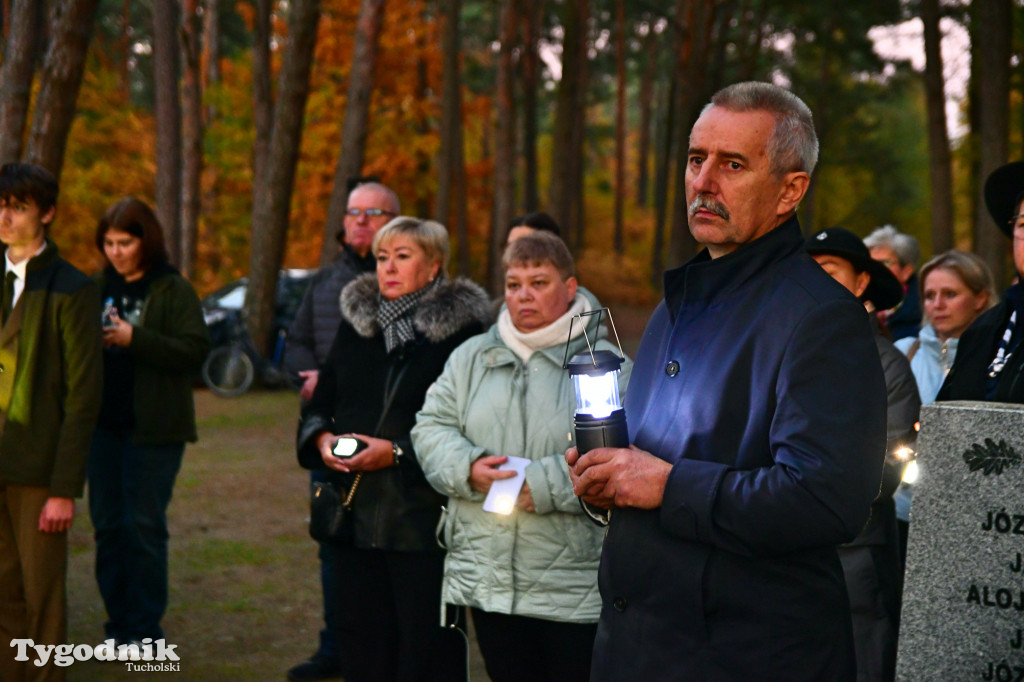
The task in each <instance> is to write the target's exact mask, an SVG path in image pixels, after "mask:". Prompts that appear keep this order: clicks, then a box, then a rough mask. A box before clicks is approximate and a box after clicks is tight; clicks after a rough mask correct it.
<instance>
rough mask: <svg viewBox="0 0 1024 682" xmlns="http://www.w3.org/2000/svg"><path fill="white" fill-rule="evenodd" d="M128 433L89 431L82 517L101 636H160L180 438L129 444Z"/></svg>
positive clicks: (101, 430)
mask: <svg viewBox="0 0 1024 682" xmlns="http://www.w3.org/2000/svg"><path fill="white" fill-rule="evenodd" d="M131 439H132V433H131V431H110V430H108V429H102V428H97V429H96V434H95V435H94V436H93V440H92V450H91V451H90V453H89V515H90V516H91V517H92V524H93V527H94V529H95V535H96V581H97V583H99V588H100V595H101V596H102V597H103V604H104V606H106V609H107V616H108V617H109V620H108V621H107V622H106V623H105V624H104V630H105V632H106V636H107V637H113V638H114V639H117V640H119V641H127V640H142V639H143V638H145V637H152V638H153V639H154V640H157V639H160V638H161V637H163V636H164V635H163V630H162V629H161V628H160V619H161V618H163V615H164V611H166V609H167V538H168V533H167V505H168V504H170V502H171V493H172V491H173V490H174V480H175V478H176V477H177V475H178V470H179V469H180V468H181V458H182V455H183V454H184V452H185V444H184V443H175V444H171V445H150V446H135V445H132V442H131Z"/></svg>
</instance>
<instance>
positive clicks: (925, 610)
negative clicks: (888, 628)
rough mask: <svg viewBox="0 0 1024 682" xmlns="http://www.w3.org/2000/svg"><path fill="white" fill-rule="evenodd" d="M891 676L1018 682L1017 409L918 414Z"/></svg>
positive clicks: (1020, 450)
mask: <svg viewBox="0 0 1024 682" xmlns="http://www.w3.org/2000/svg"><path fill="white" fill-rule="evenodd" d="M917 449H918V453H919V455H918V462H919V465H920V469H921V476H920V478H919V479H918V481H917V484H916V486H915V489H914V505H913V508H912V509H911V519H910V539H909V543H908V549H907V572H906V580H905V585H904V591H903V616H902V621H901V624H900V641H899V654H898V659H897V665H896V677H897V679H898V680H905V681H907V682H911V681H914V682H916V681H918V680H936V681H942V682H967V681H971V680H983V681H985V682H990V681H992V680H995V681H997V682H1013V681H1019V682H1024V648H1022V647H1024V405H1005V404H1000V403H975V402H949V403H938V404H935V405H927V406H925V407H923V408H922V409H921V432H920V435H919V437H918V441H917Z"/></svg>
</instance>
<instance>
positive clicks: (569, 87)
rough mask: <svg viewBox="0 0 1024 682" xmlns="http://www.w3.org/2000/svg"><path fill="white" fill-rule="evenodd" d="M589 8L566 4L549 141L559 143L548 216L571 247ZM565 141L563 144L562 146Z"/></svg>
mask: <svg viewBox="0 0 1024 682" xmlns="http://www.w3.org/2000/svg"><path fill="white" fill-rule="evenodd" d="M589 17H590V6H589V3H588V1H587V0H567V2H566V3H565V20H564V22H563V24H562V25H563V26H564V31H563V38H562V78H561V81H560V82H559V84H558V93H557V95H556V102H555V123H554V130H553V133H552V137H553V139H554V140H557V141H559V142H560V144H557V145H555V146H554V148H553V150H552V155H551V188H550V193H549V197H550V199H549V202H548V206H549V208H550V212H551V215H552V216H553V217H554V219H555V220H556V221H557V222H558V223H559V225H561V227H562V231H563V237H564V239H565V242H566V243H567V244H569V245H570V246H573V247H575V246H578V245H579V244H580V243H581V241H582V240H581V236H580V234H579V223H578V220H579V217H580V210H579V206H578V204H577V201H578V197H579V188H578V187H577V183H578V181H579V178H580V177H581V173H582V165H583V164H582V159H581V158H580V157H581V156H582V153H583V148H582V142H583V131H582V130H580V127H581V124H585V111H584V104H585V93H584V92H583V90H582V86H584V85H585V83H586V75H585V68H586V65H585V63H584V62H585V61H586V49H587V48H586V46H587V24H588V21H589ZM562 141H564V142H562Z"/></svg>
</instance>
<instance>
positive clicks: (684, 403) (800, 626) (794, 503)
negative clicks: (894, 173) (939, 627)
mask: <svg viewBox="0 0 1024 682" xmlns="http://www.w3.org/2000/svg"><path fill="white" fill-rule="evenodd" d="M817 153H818V142H817V138H816V136H815V133H814V126H813V122H812V120H811V112H810V111H809V110H808V108H807V106H806V105H805V104H804V103H803V102H802V101H800V99H799V98H797V97H796V96H794V95H793V94H791V93H789V92H788V91H786V90H784V89H782V88H780V87H777V86H774V85H771V84H767V83H739V84H736V85H733V86H730V87H728V88H725V89H724V90H722V91H720V92H718V93H717V94H716V95H715V96H714V97H713V98H712V101H711V103H710V104H709V105H708V106H707V107H705V109H704V111H703V112H702V113H701V115H700V117H699V118H698V120H697V122H696V123H695V124H694V127H693V130H692V131H691V134H690V146H689V152H688V160H687V169H686V195H687V201H688V202H689V224H690V231H691V232H692V233H693V236H694V238H695V239H696V240H697V241H698V242H700V243H702V244H703V245H704V246H705V247H706V249H705V250H704V251H702V252H701V253H700V254H699V255H697V256H696V257H695V258H694V259H692V260H691V261H690V262H688V263H686V264H685V265H683V266H682V267H680V268H678V269H676V270H673V271H670V272H668V273H666V275H665V300H664V301H663V302H662V303H661V305H659V307H658V309H657V310H656V311H655V313H654V315H653V316H652V318H651V320H650V322H649V323H648V326H647V330H646V331H645V333H644V336H643V341H642V343H641V346H640V349H639V350H638V352H637V360H636V365H635V367H634V369H633V373H632V377H631V380H630V385H629V392H628V394H627V397H626V401H625V409H626V417H627V420H628V423H629V435H630V442H631V445H630V446H629V447H628V448H597V449H594V450H591V451H589V452H587V453H586V454H584V455H582V456H581V455H579V453H578V452H577V451H576V450H575V449H570V450H568V451H567V452H566V460H567V462H568V463H569V467H570V474H571V477H572V478H573V483H574V489H575V491H576V493H577V494H578V495H580V496H581V497H582V498H583V500H584V501H585V502H587V503H588V504H589V505H591V506H594V507H599V508H603V509H610V510H612V511H611V513H610V524H609V528H608V535H607V537H606V539H605V543H604V549H603V554H602V559H601V569H600V587H601V597H602V611H601V619H600V624H599V627H598V634H597V640H596V642H595V645H594V660H593V665H592V670H593V675H592V678H591V679H592V680H620V679H644V680H693V679H703V680H739V679H760V680H778V679H828V680H852V679H854V678H855V676H856V671H855V662H854V652H853V638H852V628H851V622H850V607H849V603H848V600H847V596H846V589H845V585H844V582H843V571H842V567H841V565H840V563H839V557H838V555H837V552H836V546H837V545H839V544H842V543H844V542H849V541H850V540H852V539H853V538H854V537H855V536H856V535H857V533H858V532H859V530H860V529H861V527H862V526H863V525H864V523H865V522H866V521H867V519H868V513H869V508H870V505H871V501H872V500H873V499H874V498H875V496H876V494H877V493H878V489H879V481H880V477H881V471H882V461H883V454H884V452H885V428H886V392H885V384H884V380H883V376H882V369H881V365H880V362H879V359H878V351H877V350H876V348H875V345H874V341H873V340H872V335H871V329H870V326H869V323H868V317H867V313H866V312H865V310H864V307H863V305H861V304H860V303H859V302H858V301H857V299H856V298H854V297H853V296H852V295H851V294H850V293H849V292H848V291H846V289H844V288H843V287H842V286H840V285H839V284H837V283H836V282H835V281H834V280H832V278H831V277H829V276H828V275H827V274H826V273H825V272H824V271H823V270H822V269H821V268H820V267H819V266H818V265H817V264H816V263H815V262H814V261H813V260H812V259H811V258H810V256H808V255H807V254H806V253H805V252H804V249H803V241H804V240H803V236H802V234H801V231H800V226H799V223H798V222H797V219H796V216H795V212H796V208H797V206H798V204H799V202H800V201H801V199H802V198H803V197H804V194H805V192H806V191H807V186H808V183H809V182H810V174H811V172H812V171H813V168H814V164H815V162H816V161H817Z"/></svg>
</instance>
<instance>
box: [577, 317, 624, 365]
mask: <svg viewBox="0 0 1024 682" xmlns="http://www.w3.org/2000/svg"><path fill="white" fill-rule="evenodd" d="M605 313H608V322H609V323H610V324H611V327H612V334H614V335H615V345H616V346H618V348H619V358H620V359H621V360H623V361H625V359H626V354H625V353H623V352H622V342H621V341H619V332H618V330H617V329H616V328H615V319H614V318H613V317H612V311H611V308H598V309H597V310H588V311H587V312H585V313H580V314H578V315H573V316H572V318H571V319H570V320H569V337H568V338H567V339H566V340H565V353H564V354H563V355H562V369H568V368H569V343H570V342H571V341H572V325H573V323H574V322H575V321H576V320H579V321H580V325H582V327H583V338H584V339H585V340H586V342H587V351H588V352H589V353H590V361H591V362H593V363H594V366H595V367H596V366H597V359H596V358H595V357H594V344H592V343H591V342H590V335H589V334H587V325H586V324H585V323H584V322H583V318H584V317H591V316H593V315H597V316H598V317H597V325H598V326H599V327H600V326H601V321H602V320H601V318H602V317H603V316H604V314H605Z"/></svg>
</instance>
